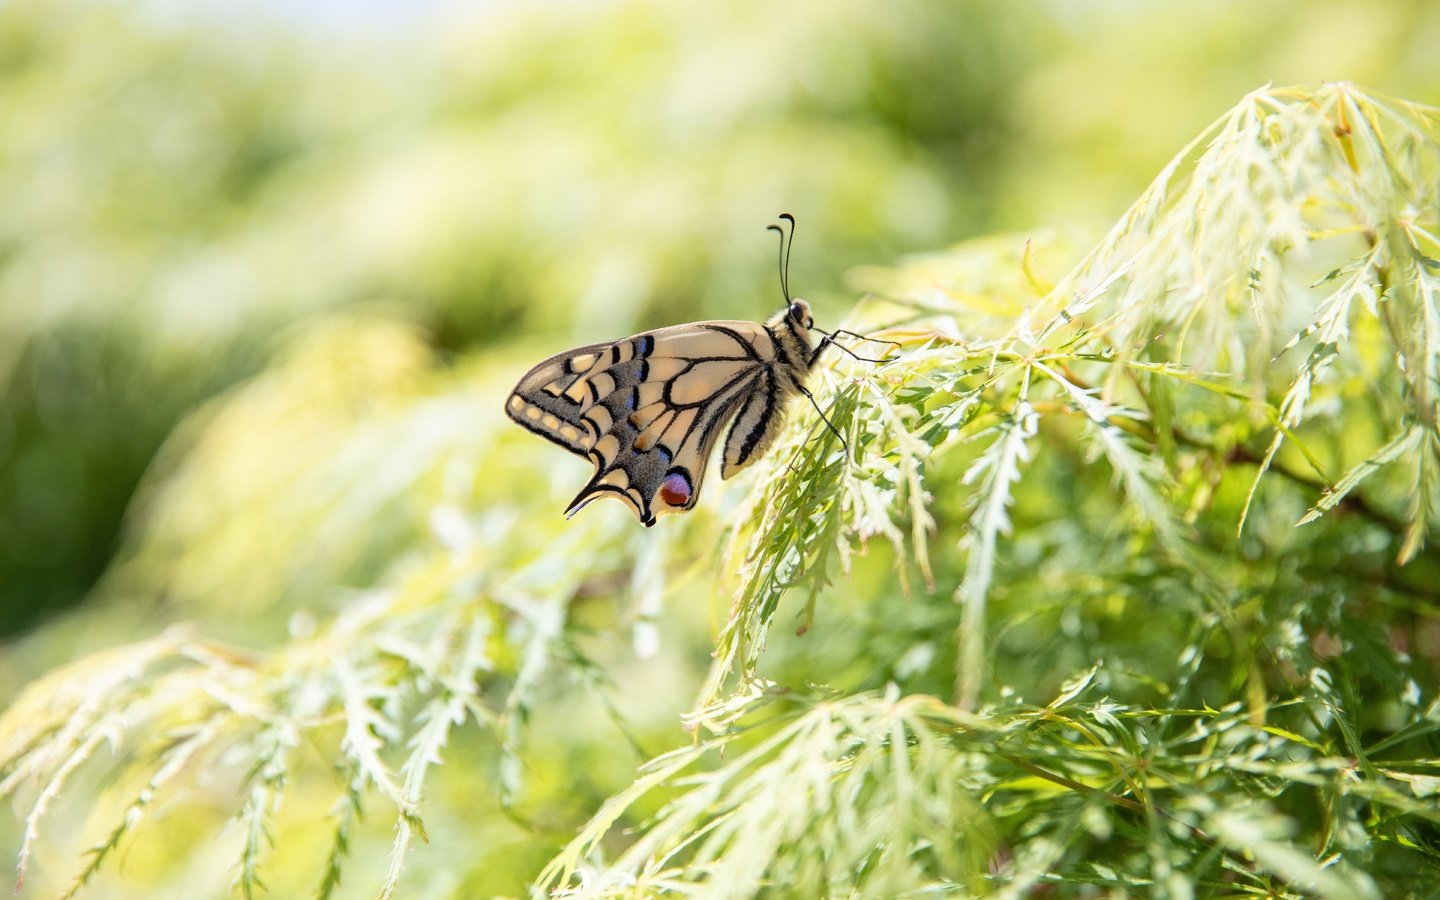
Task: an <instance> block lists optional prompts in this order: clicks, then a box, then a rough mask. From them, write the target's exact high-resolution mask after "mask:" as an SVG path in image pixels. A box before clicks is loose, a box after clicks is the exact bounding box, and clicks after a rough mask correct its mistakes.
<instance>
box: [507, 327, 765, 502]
mask: <svg viewBox="0 0 1440 900" xmlns="http://www.w3.org/2000/svg"><path fill="white" fill-rule="evenodd" d="M774 360H775V344H774V341H773V340H772V339H771V337H770V335H769V333H768V332H767V331H766V330H765V327H764V326H762V325H758V324H756V323H754V322H698V323H695V324H693V325H678V326H675V327H672V328H662V329H660V330H658V331H650V332H645V333H643V334H638V335H635V336H634V337H630V338H626V339H624V340H621V341H616V342H615V343H613V344H592V345H590V346H588V347H580V348H578V349H575V350H571V351H568V352H566V353H562V354H559V355H557V356H554V357H551V358H550V359H547V360H545V361H544V362H542V363H540V364H539V365H537V366H536V367H535V368H533V369H531V370H530V372H528V373H527V374H526V375H525V377H523V378H521V379H520V383H519V384H518V385H516V387H515V390H514V392H513V393H512V394H511V395H510V398H509V400H507V401H506V412H507V413H508V414H509V415H510V417H511V418H512V419H514V420H515V421H516V422H517V423H519V424H520V425H522V426H524V427H525V428H527V429H529V430H531V431H534V432H535V433H537V434H540V435H541V436H543V437H546V438H548V439H549V440H552V441H554V442H555V443H557V444H559V445H560V446H562V447H565V448H566V449H567V450H570V451H572V452H574V453H577V454H580V455H584V456H586V457H587V458H588V459H590V460H591V462H593V463H594V464H595V475H594V477H593V478H591V479H590V482H589V484H587V485H586V486H585V487H584V489H582V490H581V491H580V493H579V494H578V495H577V496H576V497H575V500H574V501H573V502H572V503H571V504H570V507H569V509H567V510H566V514H567V515H573V514H574V513H575V512H576V511H577V510H579V509H580V508H581V507H583V506H584V505H585V504H587V503H589V502H590V501H592V500H594V499H596V498H598V497H602V496H607V495H609V496H614V497H615V498H617V499H619V500H621V501H622V502H624V503H625V504H626V505H627V506H629V507H630V508H631V509H632V510H633V511H634V512H635V515H636V516H637V517H638V518H639V519H640V521H641V522H642V523H644V524H645V525H647V526H648V525H653V524H655V520H656V518H657V517H658V516H661V515H665V514H667V513H673V512H682V511H684V510H688V509H690V508H691V507H692V506H694V505H695V501H696V499H697V498H698V497H699V494H700V486H701V484H702V482H703V481H704V477H705V464H706V461H707V459H708V458H709V456H710V453H711V451H712V450H713V449H714V446H715V443H716V440H717V439H718V437H719V434H720V431H721V429H723V428H724V427H725V425H726V423H728V422H729V421H730V420H731V419H732V418H734V417H735V415H736V413H737V412H738V411H739V410H740V409H741V407H742V406H744V405H745V404H746V402H747V401H748V400H749V399H750V398H751V397H752V396H753V394H754V393H755V391H757V390H761V391H763V390H765V385H766V384H767V383H768V382H767V379H769V377H770V370H771V367H772V366H773V364H774Z"/></svg>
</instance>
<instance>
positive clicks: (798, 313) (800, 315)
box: [790, 302, 805, 325]
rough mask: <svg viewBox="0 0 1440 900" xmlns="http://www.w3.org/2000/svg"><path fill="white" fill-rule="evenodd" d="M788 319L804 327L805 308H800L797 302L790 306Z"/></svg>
mask: <svg viewBox="0 0 1440 900" xmlns="http://www.w3.org/2000/svg"><path fill="white" fill-rule="evenodd" d="M790 318H792V319H794V320H795V321H796V323H797V324H800V325H804V324H805V307H804V306H802V305H801V304H800V303H799V302H795V303H792V304H790Z"/></svg>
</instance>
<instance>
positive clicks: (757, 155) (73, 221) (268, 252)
mask: <svg viewBox="0 0 1440 900" xmlns="http://www.w3.org/2000/svg"><path fill="white" fill-rule="evenodd" d="M402 6H404V8H403V9H402V8H401V7H402ZM1437 45H1440V10H1437V8H1436V7H1435V5H1434V4H1432V3H1426V2H1423V0H1413V2H1391V3H1385V4H1357V3H1353V2H1330V3H1325V2H1320V3H1316V2H1308V3H1300V2H1285V3H1270V4H1263V5H1256V4H1246V3H1209V4H1203V5H1201V4H1189V3H1179V2H1163V3H1136V2H1107V3H1087V4H1084V5H1083V7H1082V6H1076V5H1074V4H1065V3H1059V2H1053V3H1041V2H1033V3H1020V4H1014V3H1003V2H967V3H958V4H957V3H952V2H929V0H903V2H897V3H890V4H875V3H866V2H827V3H787V4H773V3H758V2H741V3H730V4H723V5H721V4H716V5H710V6H708V7H706V8H700V7H696V6H693V5H679V4H668V3H662V2H607V3H594V4H570V3H559V4H548V3H545V4H538V5H537V4H519V3H504V2H493V3H478V4H445V3H429V4H418V5H413V6H411V5H386V4H381V3H365V4H342V3H329V4H318V5H308V4H307V5H305V6H303V7H299V8H293V9H292V8H290V6H289V5H286V4H280V3H274V4H253V5H252V4H240V3H224V2H197V3H179V2H149V3H140V4H119V3H107V2H67V3H51V2H40V0H18V2H10V3H7V4H5V6H4V7H3V10H0V134H3V135H4V139H3V141H0V196H3V198H4V201H3V203H0V630H3V632H4V633H5V634H9V635H15V634H18V633H21V632H24V631H26V630H27V629H30V628H33V627H34V626H35V625H37V624H38V623H40V622H42V621H44V620H45V619H46V618H47V617H49V616H53V615H54V614H56V613H57V612H58V611H60V610H63V609H66V608H67V607H71V606H73V605H75V604H77V603H79V602H81V601H82V600H83V598H85V597H86V596H87V593H88V592H90V590H91V588H92V586H93V585H94V584H95V582H96V580H97V578H99V576H100V575H101V574H102V573H103V572H104V571H105V570H106V568H107V566H108V565H109V564H110V562H111V560H112V558H113V557H114V556H115V554H116V553H117V551H118V549H119V548H120V547H121V546H122V538H121V536H122V534H123V531H124V522H125V514H126V510H127V507H128V506H129V504H130V502H131V499H132V495H133V492H134V491H135V489H136V486H137V484H138V482H139V480H140V477H141V475H142V473H143V472H144V471H145V470H146V466H147V465H148V464H149V462H150V461H151V459H152V458H153V456H154V454H155V453H156V451H157V448H159V447H160V445H161V444H162V442H164V441H165V440H166V438H167V436H168V435H170V434H171V432H172V430H173V429H174V428H175V426H176V423H177V422H178V421H179V420H180V419H181V418H182V417H183V416H184V415H185V414H186V413H187V411H189V410H192V409H194V408H195V407H196V405H197V404H199V403H201V402H202V401H204V400H205V399H206V398H209V397H212V396H214V395H215V394H216V393H217V392H221V391H224V390H225V389H226V388H227V386H229V385H232V384H234V383H235V382H236V381H237V380H238V379H241V378H244V377H246V376H248V375H251V374H253V373H255V372H257V371H260V370H261V369H263V368H264V367H265V366H266V364H267V362H269V361H270V360H271V359H272V358H273V357H274V354H276V352H277V348H279V347H281V346H283V345H284V344H285V342H286V341H287V340H289V339H290V337H291V336H293V334H294V333H295V332H296V330H297V329H308V328H311V327H313V326H314V325H315V323H316V321H317V320H319V319H322V318H324V317H329V316H335V315H337V314H348V315H354V314H365V315H374V316H379V317H383V318H387V319H398V320H403V321H406V322H411V323H414V324H415V325H416V326H417V327H419V328H420V329H421V330H422V333H423V335H424V340H425V341H426V342H427V343H428V344H429V345H430V346H431V347H432V348H434V350H435V351H437V352H438V353H440V354H441V355H442V357H448V356H452V355H463V356H467V357H475V358H477V359H485V358H489V357H490V354H489V349H490V348H512V347H513V348H520V349H524V350H528V351H530V352H534V353H541V352H548V351H553V350H554V349H556V348H558V347H560V346H563V345H566V344H567V343H571V342H581V341H585V340H593V339H595V338H597V337H608V336H614V335H618V334H622V333H626V332H629V331H632V330H634V329H638V328H641V327H651V326H656V325H660V324H666V323H670V322H676V321H685V320H689V319H694V318H699V317H717V318H718V317H724V318H748V317H761V316H763V315H765V314H766V313H767V312H768V311H770V310H771V309H772V308H774V307H775V306H776V305H777V303H778V299H779V295H778V289H777V286H776V279H775V276H774V273H773V256H772V251H773V247H772V244H771V243H770V235H767V234H766V233H765V232H764V231H763V226H764V225H765V224H766V223H768V222H769V221H771V219H772V217H773V216H774V215H775V214H776V213H777V212H779V211H781V210H789V211H791V212H793V213H795V214H796V215H797V216H798V217H799V220H800V234H799V240H798V243H797V249H796V254H795V261H794V274H793V276H792V283H793V284H794V285H795V287H796V289H797V290H798V291H799V292H800V293H801V294H803V295H806V296H810V297H812V298H818V301H819V303H820V308H821V311H822V314H823V313H825V312H828V311H831V310H835V309H838V308H839V307H840V305H841V304H842V303H844V302H845V301H844V299H843V298H844V296H845V295H844V292H843V285H844V275H845V272H846V270H847V268H849V267H851V266H855V265H859V264H866V263H877V262H879V263H885V262H890V261H892V260H893V259H894V258H895V257H896V256H897V255H898V254H902V253H905V252H907V251H915V250H921V249H927V248H934V247H938V246H942V245H945V244H949V243H952V242H955V241H958V240H960V239H963V238H966V237H970V236H974V235H978V234H984V233H990V232H995V231H1003V230H1013V229H1028V228H1033V227H1036V226H1041V225H1059V224H1074V223H1078V224H1080V225H1084V226H1103V225H1104V224H1105V223H1106V222H1107V221H1108V220H1109V218H1110V217H1112V216H1113V215H1114V214H1116V213H1117V212H1118V211H1120V210H1121V209H1123V208H1124V206H1125V204H1126V203H1127V202H1128V201H1129V200H1130V199H1131V198H1133V196H1134V195H1135V194H1136V193H1137V191H1138V190H1139V189H1140V188H1141V187H1142V186H1143V185H1144V184H1145V183H1146V181H1147V180H1148V179H1149V178H1150V177H1151V176H1152V175H1153V174H1154V173H1155V171H1156V170H1157V169H1158V168H1159V167H1160V166H1161V165H1163V163H1164V162H1165V161H1166V159H1167V157H1168V155H1169V154H1170V153H1172V152H1174V150H1175V149H1176V148H1177V147H1179V146H1181V144H1182V143H1183V142H1184V141H1185V140H1186V139H1187V138H1188V137H1189V136H1190V135H1192V134H1193V133H1195V132H1196V131H1198V130H1199V129H1200V128H1201V127H1203V126H1204V125H1205V124H1206V123H1207V122H1208V121H1210V119H1211V118H1213V117H1214V116H1216V115H1218V114H1219V113H1220V112H1222V111H1223V110H1224V109H1226V108H1227V107H1228V106H1229V105H1231V104H1232V103H1233V102H1234V101H1235V100H1236V99H1237V98H1238V97H1239V96H1240V95H1241V94H1243V93H1244V92H1245V91H1247V90H1249V89H1251V88H1254V87H1256V86H1258V85H1261V84H1264V83H1266V82H1272V81H1273V82H1276V83H1289V82H1305V83H1315V82H1318V81H1321V80H1327V79H1337V78H1344V79H1352V80H1355V81H1358V82H1360V83H1363V84H1367V85H1369V86H1372V87H1375V88H1377V89H1381V90H1384V91H1387V92H1391V93H1395V94H1399V95H1403V96H1407V97H1410V98H1412V99H1417V100H1422V101H1430V102H1434V101H1436V100H1440V69H1437V67H1436V66H1435V65H1434V64H1433V49H1434V47H1435V46H1437ZM501 359H503V360H504V367H505V368H507V370H508V371H514V370H515V367H516V359H517V357H515V356H510V355H503V356H497V357H496V360H497V362H496V365H497V366H500V365H501V363H500V362H499V360H501ZM502 380H503V379H502Z"/></svg>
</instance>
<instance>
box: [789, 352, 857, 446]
mask: <svg viewBox="0 0 1440 900" xmlns="http://www.w3.org/2000/svg"><path fill="white" fill-rule="evenodd" d="M836 346H839V345H838V344H837V345H836ZM800 393H802V394H804V395H805V399H807V400H809V401H810V405H811V406H813V407H815V411H816V412H817V413H819V414H820V421H822V422H824V423H825V427H826V428H828V429H830V433H831V434H833V435H835V437H836V439H838V440H839V441H840V446H842V447H844V448H845V456H846V458H847V459H848V458H849V456H850V442H849V441H847V440H845V435H843V434H841V433H840V431H839V429H837V428H836V427H835V423H833V422H831V421H830V418H829V417H828V416H826V415H825V410H823V409H821V408H820V404H819V403H817V402H816V401H815V395H814V394H812V393H810V389H809V388H807V387H806V386H805V385H803V384H802V385H800Z"/></svg>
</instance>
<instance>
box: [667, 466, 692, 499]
mask: <svg viewBox="0 0 1440 900" xmlns="http://www.w3.org/2000/svg"><path fill="white" fill-rule="evenodd" d="M690 493H691V489H690V479H689V478H686V477H685V474H684V473H683V472H671V473H670V474H669V475H666V476H665V480H664V481H662V482H660V499H661V500H664V501H665V502H666V503H668V504H670V505H671V506H684V505H685V504H687V503H689V502H690Z"/></svg>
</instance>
